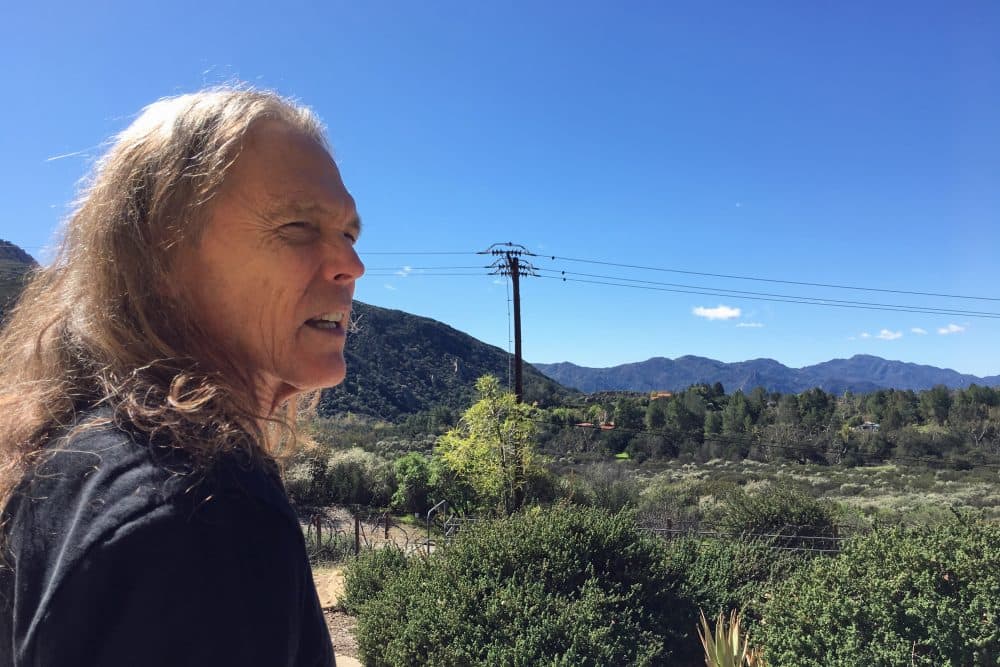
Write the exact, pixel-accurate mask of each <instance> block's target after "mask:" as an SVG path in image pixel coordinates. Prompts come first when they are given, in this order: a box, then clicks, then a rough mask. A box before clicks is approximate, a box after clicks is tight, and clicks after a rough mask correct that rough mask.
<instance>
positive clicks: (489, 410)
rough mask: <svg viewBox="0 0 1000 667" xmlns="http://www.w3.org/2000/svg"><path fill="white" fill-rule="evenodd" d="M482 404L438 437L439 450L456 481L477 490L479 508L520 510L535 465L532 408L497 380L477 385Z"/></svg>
mask: <svg viewBox="0 0 1000 667" xmlns="http://www.w3.org/2000/svg"><path fill="white" fill-rule="evenodd" d="M476 391H477V392H478V393H479V396H480V398H479V400H478V401H476V403H474V404H473V405H472V407H470V408H469V409H468V410H466V411H465V414H463V415H462V418H461V419H460V420H459V423H458V425H457V426H456V427H455V428H453V429H451V430H449V431H448V432H447V433H445V434H444V435H443V436H441V437H440V438H439V439H438V442H437V445H436V447H435V451H436V453H437V455H438V456H439V457H440V458H441V460H442V461H443V462H444V464H445V466H446V467H447V468H449V469H450V471H451V472H452V473H453V474H454V475H455V477H456V478H457V479H458V480H459V481H461V482H464V483H466V484H468V486H469V487H471V488H472V489H473V491H474V492H475V494H476V501H477V503H476V504H477V505H478V506H479V507H480V508H481V509H496V510H497V511H500V512H502V513H508V514H509V513H510V512H513V511H515V510H517V509H518V508H519V507H520V506H521V505H522V504H523V503H524V498H525V492H526V486H527V483H528V480H529V479H530V478H531V477H532V475H533V474H534V472H535V468H536V467H537V465H538V464H537V462H536V456H535V451H534V437H535V422H534V421H533V418H532V411H533V408H531V407H530V406H527V405H524V404H523V403H518V402H517V399H516V398H515V396H514V394H513V393H510V392H505V391H502V390H501V389H500V383H499V381H498V380H497V379H496V378H495V377H493V376H492V375H484V376H483V377H481V378H479V380H477V381H476Z"/></svg>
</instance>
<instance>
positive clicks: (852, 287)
mask: <svg viewBox="0 0 1000 667" xmlns="http://www.w3.org/2000/svg"><path fill="white" fill-rule="evenodd" d="M546 256H547V257H549V258H550V259H552V260H562V261H565V262H582V263H586V264H600V265H603V266H617V267H621V268H626V269H640V270H643V271H661V272H665V273H682V274H685V275H691V276H705V277H710V278H729V279H732V280H754V281H758V282H766V283H782V284H785V285H801V286H805V287H827V288H830V289H844V290H856V291H861V292H885V293H887V294H909V295H912V296H935V297H942V298H945V299H972V300H976V301H1000V297H991V296H970V295H963V294H946V293H943V292H920V291H913V290H899V289H886V288H881V287H862V286H859V285H838V284H835V283H814V282H807V281H803V280H783V279H779V278H761V277H758V276H742V275H736V274H729V273H711V272H707V271H687V270H683V269H672V268H667V267H659V266H641V265H637V264H621V263H618V262H608V261H603V260H597V259H581V258H579V257H562V256H559V255H546Z"/></svg>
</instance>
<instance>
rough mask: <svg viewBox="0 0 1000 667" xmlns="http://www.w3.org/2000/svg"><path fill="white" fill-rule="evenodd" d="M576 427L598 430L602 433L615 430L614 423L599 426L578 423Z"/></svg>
mask: <svg viewBox="0 0 1000 667" xmlns="http://www.w3.org/2000/svg"><path fill="white" fill-rule="evenodd" d="M576 426H577V428H599V429H601V430H602V431H613V430H614V429H615V423H614V422H604V423H601V424H595V423H594V422H580V423H579V424H577V425H576Z"/></svg>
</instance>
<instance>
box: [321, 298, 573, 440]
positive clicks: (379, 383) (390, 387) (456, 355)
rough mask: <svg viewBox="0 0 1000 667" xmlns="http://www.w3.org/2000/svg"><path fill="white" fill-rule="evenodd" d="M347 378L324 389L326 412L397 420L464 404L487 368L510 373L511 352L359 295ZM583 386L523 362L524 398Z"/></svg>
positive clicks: (559, 394)
mask: <svg viewBox="0 0 1000 667" xmlns="http://www.w3.org/2000/svg"><path fill="white" fill-rule="evenodd" d="M354 319H355V320H356V321H357V331H355V332H354V333H352V334H351V335H350V336H349V337H348V339H347V349H346V352H345V356H346V359H347V368H348V372H347V379H346V380H345V381H344V382H343V383H342V384H341V385H339V386H337V387H335V388H333V389H328V390H326V391H325V392H323V397H322V399H321V401H320V413H321V414H322V415H334V414H338V413H345V412H350V413H355V414H363V415H371V416H374V417H378V418H380V419H384V420H390V421H397V420H399V419H400V418H402V417H405V416H406V415H410V414H414V413H418V412H421V411H429V410H431V409H432V408H434V407H441V408H444V409H449V410H462V409H464V408H465V406H467V405H468V404H469V402H470V401H471V399H472V397H473V395H474V392H473V385H474V384H475V382H476V379H477V378H478V377H480V376H482V375H487V374H490V375H495V376H496V377H499V378H504V379H505V380H506V378H507V377H508V368H509V364H510V359H511V357H510V355H509V354H508V353H507V352H506V351H504V350H501V349H500V348H498V347H495V346H493V345H487V344H486V343H483V342H481V341H479V340H476V339H475V338H473V337H472V336H470V335H468V334H465V333H462V332H461V331H458V330H456V329H453V328H451V327H449V326H448V325H446V324H442V323H441V322H437V321H435V320H432V319H429V318H426V317H418V316H416V315H410V314H409V313H404V312H402V311H399V310H391V309H388V308H379V307H378V306H372V305H368V304H366V303H362V302H360V301H355V302H354ZM574 393H576V392H575V391H572V390H569V389H566V388H564V387H562V386H561V385H559V384H558V383H557V382H555V381H554V380H550V379H549V378H547V377H545V376H544V375H542V374H541V373H539V372H538V371H537V370H535V369H534V368H533V367H531V366H530V365H526V366H525V368H524V398H525V401H527V402H529V403H533V402H538V403H539V404H541V405H552V404H555V403H557V402H559V401H561V400H563V399H565V398H566V397H567V396H569V395H571V394H574Z"/></svg>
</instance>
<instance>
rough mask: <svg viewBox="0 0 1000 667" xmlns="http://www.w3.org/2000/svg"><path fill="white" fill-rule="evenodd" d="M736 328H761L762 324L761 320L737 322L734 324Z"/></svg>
mask: <svg viewBox="0 0 1000 667" xmlns="http://www.w3.org/2000/svg"><path fill="white" fill-rule="evenodd" d="M736 328H737V329H763V328H764V325H763V324H762V323H761V322H738V323H737V324H736Z"/></svg>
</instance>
